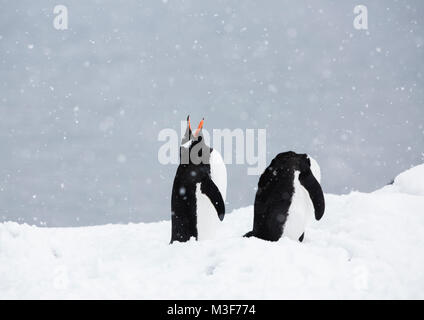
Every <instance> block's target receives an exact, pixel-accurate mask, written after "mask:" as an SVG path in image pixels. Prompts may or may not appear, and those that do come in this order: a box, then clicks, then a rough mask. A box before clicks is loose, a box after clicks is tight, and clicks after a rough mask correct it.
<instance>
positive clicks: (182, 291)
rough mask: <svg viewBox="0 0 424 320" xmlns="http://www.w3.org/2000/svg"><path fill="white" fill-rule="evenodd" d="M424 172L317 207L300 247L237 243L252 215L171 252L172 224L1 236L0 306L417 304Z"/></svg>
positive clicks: (13, 227) (423, 271)
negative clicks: (40, 302)
mask: <svg viewBox="0 0 424 320" xmlns="http://www.w3.org/2000/svg"><path fill="white" fill-rule="evenodd" d="M422 181H424V165H421V166H418V167H415V168H413V169H411V170H408V171H406V172H404V173H402V174H401V175H399V176H398V177H397V178H396V179H395V182H394V184H393V185H389V186H386V187H384V188H382V189H380V190H377V191H375V192H372V193H360V192H352V193H350V194H347V195H332V194H327V195H326V201H327V209H326V212H325V214H324V217H323V218H322V219H321V221H319V222H317V221H314V222H313V223H312V224H311V225H310V226H309V227H308V228H307V231H306V236H305V241H304V242H303V243H299V242H297V241H293V240H290V239H288V238H282V239H280V241H278V242H267V241H262V240H259V239H256V238H249V239H247V238H242V237H241V236H242V235H243V234H244V233H245V232H247V231H249V230H251V227H252V218H253V208H252V207H247V208H242V209H238V210H235V211H233V212H232V213H230V214H227V215H226V217H225V219H224V222H223V223H222V224H221V228H220V230H219V236H218V239H216V240H208V241H199V242H196V241H190V242H188V243H174V244H172V245H169V240H170V230H171V225H170V221H163V222H159V223H139V224H129V225H103V226H96V227H80V228H39V227H35V226H29V225H19V224H17V223H14V222H6V223H2V224H0V299H12V298H18V299H24V298H35V299H47V298H59V299H76V298H83V299H94V298H105V299H112V298H118V299H121V298H128V299H132V298H141V299H155V298H164V299H286V298H294V299H296V298H305V299H321V298H323V299H333V298H334V299H342V298H347V299H358V298H365V299H374V298H382V299H388V298H396V299H406V298H413V299H423V298H424V250H423V248H424V211H423V208H424V186H423V184H422Z"/></svg>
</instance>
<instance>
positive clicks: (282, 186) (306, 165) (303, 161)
mask: <svg viewBox="0 0 424 320" xmlns="http://www.w3.org/2000/svg"><path fill="white" fill-rule="evenodd" d="M295 171H299V172H300V174H299V181H300V183H301V184H302V185H303V186H304V187H305V189H306V190H307V191H308V193H309V196H310V198H311V200H312V203H313V205H314V210H315V217H316V218H317V219H318V220H319V219H320V218H321V216H322V214H323V213H324V206H325V205H324V196H323V193H322V189H321V186H320V184H319V182H318V181H317V180H316V179H315V177H314V175H313V174H312V172H311V162H310V160H309V158H308V156H307V155H306V154H297V153H295V152H292V151H289V152H284V153H280V154H278V155H277V156H276V157H275V158H274V159H273V160H272V161H271V164H270V165H269V166H268V167H267V168H266V169H265V171H264V172H263V174H262V175H261V177H260V179H259V183H258V189H257V192H256V197H255V204H254V221H253V230H252V231H251V232H249V233H247V234H246V235H245V236H246V237H250V236H255V237H258V238H261V239H264V240H270V241H277V240H278V239H280V237H281V235H282V234H283V230H284V225H285V223H286V220H287V217H288V211H289V209H290V206H291V204H292V199H293V194H294V193H295V189H294V179H295ZM302 239H303V238H302Z"/></svg>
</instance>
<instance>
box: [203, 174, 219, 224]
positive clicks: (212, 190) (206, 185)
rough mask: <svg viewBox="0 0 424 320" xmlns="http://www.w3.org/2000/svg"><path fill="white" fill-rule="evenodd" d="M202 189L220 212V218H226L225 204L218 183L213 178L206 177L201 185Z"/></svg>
mask: <svg viewBox="0 0 424 320" xmlns="http://www.w3.org/2000/svg"><path fill="white" fill-rule="evenodd" d="M200 190H201V191H202V193H204V194H205V195H206V196H207V197H208V198H209V200H210V201H211V202H212V204H213V206H214V207H215V210H216V212H217V213H218V218H219V220H221V221H222V220H224V215H225V204H224V199H222V195H221V192H220V191H219V189H218V187H217V186H216V184H215V183H214V182H213V181H212V180H211V179H204V180H203V181H202V183H201V185H200Z"/></svg>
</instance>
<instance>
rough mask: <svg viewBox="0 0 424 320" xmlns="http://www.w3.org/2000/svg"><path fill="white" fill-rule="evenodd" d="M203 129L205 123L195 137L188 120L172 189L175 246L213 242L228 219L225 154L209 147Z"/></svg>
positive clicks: (172, 240)
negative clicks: (176, 243)
mask: <svg viewBox="0 0 424 320" xmlns="http://www.w3.org/2000/svg"><path fill="white" fill-rule="evenodd" d="M202 127H203V120H202V121H201V122H200V124H199V127H198V129H197V130H196V132H195V133H194V134H193V133H192V131H191V126H190V118H189V117H187V130H186V133H185V135H184V137H183V139H182V141H181V147H180V165H179V166H178V169H177V173H176V175H175V178H174V183H173V187H172V198H171V211H172V219H171V220H172V235H171V243H172V242H174V241H180V242H184V241H188V240H190V238H192V237H194V238H196V239H197V240H203V239H212V238H213V237H214V236H215V234H216V232H217V229H218V227H219V226H218V225H219V223H220V221H222V220H223V219H224V215H225V198H226V189H227V171H226V168H225V164H224V161H223V159H222V157H221V155H220V154H219V153H218V152H217V151H216V150H214V149H212V148H210V147H209V146H207V145H206V144H205V140H204V137H203V134H202Z"/></svg>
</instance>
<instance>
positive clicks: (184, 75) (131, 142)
mask: <svg viewBox="0 0 424 320" xmlns="http://www.w3.org/2000/svg"><path fill="white" fill-rule="evenodd" d="M57 4H64V5H66V6H67V7H68V10H69V30H66V31H58V30H55V29H54V28H53V25H52V21H53V18H54V15H53V7H54V6H55V5H57ZM357 4H365V5H367V7H368V13H369V19H368V22H369V30H368V32H366V31H358V30H355V29H354V28H353V24H352V22H353V19H354V14H353V8H354V6H355V5H357ZM423 17H424V2H423V1H421V0H416V1H412V0H407V1H395V0H380V1H368V0H364V1H329V0H328V1H326V0H321V1H312V0H310V1H304V0H303V1H302V0H300V1H281V0H273V1H271V0H270V1H260V2H259V1H253V0H247V1H195V0H186V1H177V0H169V1H154V0H151V1H130V0H126V1H116V0H115V1H73V0H67V1H64V2H61V1H44V0H38V1H31V0H20V1H5V0H0V148H1V149H0V150H1V154H0V155H1V157H0V221H9V220H11V221H17V222H27V223H30V224H36V225H41V226H45V225H47V226H83V225H97V224H104V223H117V222H121V223H127V222H140V221H144V222H149V221H158V220H163V219H169V216H170V192H171V187H172V179H173V176H174V173H175V170H176V166H173V165H168V166H163V165H161V164H160V163H159V162H158V160H157V151H158V149H159V147H160V146H161V144H162V143H161V142H159V141H158V140H157V135H158V133H159V131H160V130H161V129H163V128H174V129H176V130H179V125H180V120H182V119H184V118H185V117H186V115H187V114H188V113H190V114H191V115H192V118H193V119H194V120H193V121H196V120H197V121H198V120H200V118H201V117H203V116H204V117H205V118H206V122H205V128H207V129H209V130H211V129H212V128H230V129H234V128H242V129H246V128H254V129H257V128H266V129H267V151H268V156H267V157H268V158H267V162H268V163H269V161H270V160H271V159H272V158H273V156H274V155H275V154H277V153H278V152H282V151H287V150H294V151H297V152H307V153H309V154H311V155H312V156H314V157H315V158H316V159H317V160H318V162H319V163H320V165H321V169H322V175H323V187H324V190H325V191H326V192H330V193H336V194H341V193H347V192H349V191H350V190H359V191H363V192H368V191H371V190H375V189H377V188H379V187H381V186H384V185H385V184H386V183H388V182H390V181H391V180H392V179H393V178H394V177H395V176H396V175H397V174H398V173H400V172H402V171H403V170H405V169H407V168H409V167H410V166H412V165H416V164H419V163H422V162H423V161H424V155H423V150H424V63H423V62H424V25H423V24H424V19H423ZM227 170H228V179H229V187H228V195H227V200H228V204H227V208H228V211H231V210H232V209H234V208H240V207H243V206H248V205H251V204H252V203H253V199H254V194H255V190H254V187H255V186H256V184H257V180H258V177H255V176H247V175H246V166H243V165H229V166H228V168H227ZM6 227H7V226H6ZM167 227H168V226H167ZM11 228H14V227H13V225H12V227H11ZM140 228H141V229H142V227H140ZM164 230H165V229H164ZM244 231H247V230H243V232H244ZM52 232H53V231H52ZM166 241H168V239H166ZM199 250H200V249H199ZM199 252H200V251H199ZM341 255H343V253H341Z"/></svg>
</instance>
